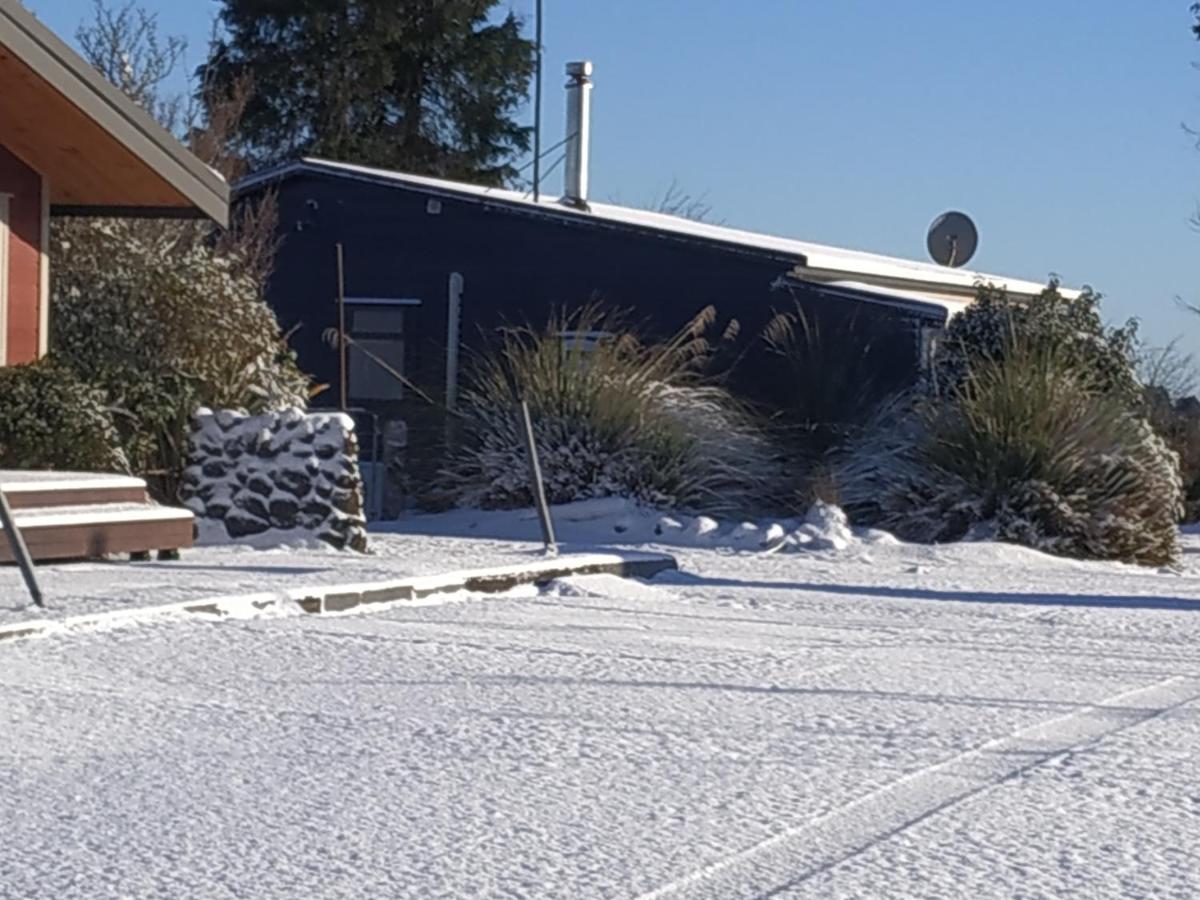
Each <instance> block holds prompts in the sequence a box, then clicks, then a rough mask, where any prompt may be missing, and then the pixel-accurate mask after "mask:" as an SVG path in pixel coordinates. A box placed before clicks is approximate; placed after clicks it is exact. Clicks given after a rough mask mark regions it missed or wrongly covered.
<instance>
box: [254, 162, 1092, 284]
mask: <svg viewBox="0 0 1200 900" xmlns="http://www.w3.org/2000/svg"><path fill="white" fill-rule="evenodd" d="M300 171H311V172H316V173H324V174H329V175H334V176H343V177H344V176H349V177H357V178H361V179H365V180H369V181H372V182H376V183H378V182H386V183H392V184H398V185H402V186H407V187H413V188H418V189H424V190H431V191H437V192H443V193H446V194H450V195H453V196H458V197H472V198H475V199H478V200H481V201H488V200H491V201H495V202H497V203H502V204H511V205H513V206H519V207H524V208H526V209H530V210H537V211H541V212H544V213H547V214H551V215H558V216H562V217H564V218H572V219H576V220H580V221H592V222H603V223H609V224H616V225H625V226H628V227H634V228H642V229H646V230H650V231H658V232H664V233H667V234H671V235H675V236H677V237H679V238H684V239H687V238H691V239H694V240H701V241H711V242H713V243H719V244H724V245H727V246H733V247H741V248H744V249H749V250H757V251H760V252H765V253H774V254H778V255H780V256H783V257H792V258H793V259H794V261H795V263H796V264H797V268H798V269H803V268H808V269H815V270H820V271H823V272H832V273H840V274H843V275H845V276H850V277H854V276H858V277H865V278H879V279H884V280H890V281H901V282H914V283H917V284H920V285H924V286H928V285H943V286H945V287H947V288H950V289H957V290H959V291H974V289H975V288H976V286H978V285H979V284H994V285H996V286H997V287H1001V288H1004V289H1006V290H1008V291H1011V292H1012V293H1015V294H1021V295H1034V294H1038V293H1041V291H1043V290H1044V289H1045V287H1046V284H1045V283H1043V282H1037V281H1029V280H1026V279H1017V278H1009V277H1007V276H1004V275H993V274H988V273H985V272H978V271H974V270H970V269H950V268H946V267H944V266H939V265H937V264H935V263H932V262H922V261H918V260H910V259H904V258H903V257H896V256H885V255H883V254H877V253H870V252H867V251H862V250H851V249H847V248H842V247H832V246H828V245H825V244H813V243H809V242H807V241H800V240H796V239H794V238H785V237H778V236H774V235H769V234H762V233H760V232H753V231H746V230H743V229H739V228H731V227H729V226H725V225H714V224H710V223H707V222H696V221H694V220H691V219H685V218H682V217H679V216H673V215H669V214H667V213H659V212H651V211H649V210H642V209H636V208H633V207H628V206H618V205H614V204H608V203H597V202H591V203H589V206H590V209H589V210H580V209H577V208H575V207H573V206H569V205H567V204H564V203H562V202H561V201H560V200H558V199H555V198H549V197H543V198H541V199H540V200H536V201H535V200H534V199H533V197H532V196H531V195H529V194H523V193H521V192H519V191H513V190H509V189H507V188H490V187H483V186H481V185H475V184H467V183H465V182H460V181H449V180H445V179H441V178H432V177H429V176H426V175H411V174H408V173H406V172H398V171H394V170H390V169H378V168H373V167H370V166H361V165H355V164H353V163H343V162H336V161H334V160H327V159H320V158H317V157H302V158H301V159H298V160H292V161H290V162H286V163H282V164H280V165H277V166H273V167H271V168H269V169H264V170H262V171H261V172H257V173H254V174H252V175H249V176H247V177H246V178H243V179H242V180H241V181H239V182H238V183H237V184H236V185H235V186H234V190H235V192H241V191H245V190H250V189H252V188H255V187H258V186H259V185H261V184H266V183H269V182H272V181H278V180H282V179H284V178H287V177H288V176H290V175H292V174H294V173H296V172H300ZM797 277H803V275H801V274H798V275H797ZM1060 292H1061V293H1062V294H1063V295H1064V296H1068V297H1074V296H1077V295H1078V294H1079V291H1076V290H1071V289H1068V288H1060Z"/></svg>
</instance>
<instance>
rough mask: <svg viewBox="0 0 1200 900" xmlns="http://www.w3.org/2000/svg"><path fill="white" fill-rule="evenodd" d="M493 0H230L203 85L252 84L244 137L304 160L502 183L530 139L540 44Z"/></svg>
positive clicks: (256, 147)
mask: <svg viewBox="0 0 1200 900" xmlns="http://www.w3.org/2000/svg"><path fill="white" fill-rule="evenodd" d="M497 2H498V0H289V2H287V3H280V2H279V0H224V8H223V10H222V12H221V14H220V18H221V24H222V25H223V26H224V31H225V36H224V37H223V38H222V39H219V40H217V41H216V42H215V43H214V44H213V46H212V48H211V54H210V58H209V61H208V63H207V66H206V67H205V71H204V73H203V74H204V77H203V79H202V80H203V82H204V83H205V84H206V85H208V86H210V89H212V90H214V91H215V93H216V95H217V96H219V95H221V94H222V93H223V92H224V91H225V90H227V86H228V85H230V84H233V83H235V82H236V81H237V80H238V79H245V78H249V79H250V80H251V81H252V83H253V85H254V94H253V97H252V98H251V100H250V102H249V104H248V106H247V108H246V110H245V115H244V117H243V119H242V122H241V128H240V131H239V134H238V138H239V141H240V143H241V144H242V148H241V149H242V152H244V153H245V155H246V156H247V157H248V158H249V159H251V160H253V161H254V162H256V163H259V164H265V163H271V162H278V161H281V160H284V159H288V158H292V157H295V156H299V155H312V156H321V157H326V158H330V159H335V160H339V161H343V162H353V163H360V164H365V165H374V166H380V167H384V168H393V169H401V170H404V171H408V172H415V173H422V174H429V175H437V176H442V177H447V178H456V179H462V180H469V181H474V182H479V183H484V184H500V183H503V182H505V181H506V180H508V179H510V178H512V177H513V176H514V175H515V174H516V173H515V169H514V168H513V166H512V159H513V157H514V155H516V154H518V153H521V152H524V151H525V150H527V149H528V147H529V138H530V130H529V129H528V128H527V127H525V126H523V125H521V124H519V123H518V122H517V121H516V119H515V118H514V117H515V115H516V113H517V112H518V110H519V109H520V107H521V105H522V104H523V103H524V101H525V99H526V97H527V95H528V84H529V78H530V76H531V74H532V72H533V65H534V44H533V42H531V41H529V40H526V39H525V38H523V37H522V36H521V22H520V20H519V19H518V18H517V17H516V16H515V15H514V14H513V13H511V12H510V13H508V15H507V16H505V18H503V19H502V20H497V19H496V17H495V16H493V15H492V10H493V8H494V7H495V6H497Z"/></svg>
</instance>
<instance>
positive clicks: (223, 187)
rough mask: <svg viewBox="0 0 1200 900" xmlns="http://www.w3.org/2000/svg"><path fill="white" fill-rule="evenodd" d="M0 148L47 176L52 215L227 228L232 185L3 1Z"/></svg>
mask: <svg viewBox="0 0 1200 900" xmlns="http://www.w3.org/2000/svg"><path fill="white" fill-rule="evenodd" d="M0 144H3V145H4V146H6V147H7V148H8V149H9V150H10V151H11V152H13V153H15V154H16V155H17V156H18V157H20V158H21V159H22V160H23V161H24V162H25V163H26V164H27V165H29V166H30V167H31V168H33V169H35V170H37V171H38V172H40V173H41V174H42V175H44V176H45V177H46V179H47V180H48V182H49V186H50V203H51V208H52V211H53V212H55V213H59V214H71V213H75V214H87V215H122V216H171V217H180V218H184V217H207V218H210V219H212V220H214V221H215V222H217V223H218V224H220V225H222V226H224V225H228V223H229V186H228V185H227V184H226V182H225V179H223V178H222V177H221V176H220V175H218V174H217V173H216V172H214V171H213V170H212V169H210V168H209V167H208V166H206V165H205V164H204V163H203V162H201V161H200V160H199V159H198V158H196V157H195V156H194V155H193V154H192V153H191V152H189V151H188V150H187V149H186V148H185V147H184V146H183V145H182V144H180V143H179V141H178V140H176V139H175V138H174V137H173V136H171V135H170V134H169V133H168V132H167V131H166V130H165V129H164V128H162V127H161V126H160V125H159V124H158V123H157V122H155V121H154V120H153V119H152V118H151V117H150V116H149V115H148V114H147V113H146V112H145V111H144V110H142V109H141V107H139V106H138V105H137V104H135V103H133V102H132V101H131V100H129V98H128V97H126V96H125V95H124V94H123V93H121V91H120V90H118V89H117V88H116V87H114V86H113V85H112V84H110V83H109V82H108V81H107V80H106V79H105V78H104V77H103V76H102V75H100V73H99V72H97V71H96V70H95V69H93V68H92V67H91V66H90V65H88V63H87V62H85V61H84V60H83V59H82V58H81V57H80V56H79V55H78V54H77V53H75V52H74V51H73V50H71V48H70V47H68V46H67V45H66V44H65V43H63V42H62V41H61V40H60V39H59V38H58V37H56V36H55V35H54V33H53V32H51V31H50V30H49V29H48V28H46V26H44V25H42V24H41V23H40V22H39V21H38V20H37V19H35V18H34V17H33V15H32V14H31V13H29V12H28V11H27V10H26V9H25V8H24V7H22V6H21V4H20V2H18V0H0Z"/></svg>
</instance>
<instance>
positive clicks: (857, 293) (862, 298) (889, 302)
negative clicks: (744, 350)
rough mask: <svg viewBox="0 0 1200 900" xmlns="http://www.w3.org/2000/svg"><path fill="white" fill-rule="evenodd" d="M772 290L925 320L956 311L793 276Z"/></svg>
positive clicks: (938, 304) (931, 302)
mask: <svg viewBox="0 0 1200 900" xmlns="http://www.w3.org/2000/svg"><path fill="white" fill-rule="evenodd" d="M771 287H772V288H775V289H779V288H784V289H793V288H795V289H799V290H808V291H816V292H817V293H820V294H827V295H830V296H834V297H837V298H838V299H840V300H850V301H854V302H858V303H871V304H875V305H877V306H887V307H891V308H893V309H901V310H904V311H905V312H909V313H913V314H914V315H918V316H921V317H923V318H927V319H939V320H941V321H943V322H944V321H945V320H946V318H947V317H948V316H950V315H952V314H953V313H954V312H955V311H956V310H953V309H950V308H948V307H947V305H946V304H945V303H942V302H938V301H937V300H933V299H931V300H929V301H928V302H924V301H921V300H914V299H913V298H911V297H893V296H888V295H887V294H886V293H884V292H883V291H882V290H881V291H880V292H879V293H875V292H873V291H862V290H856V289H854V288H850V287H843V286H840V285H832V284H823V283H821V282H819V281H805V280H803V279H800V278H797V277H795V276H794V275H790V274H789V275H784V276H783V277H781V278H778V279H776V280H775V282H774V283H772V285H771Z"/></svg>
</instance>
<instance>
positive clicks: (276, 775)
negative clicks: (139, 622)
mask: <svg viewBox="0 0 1200 900" xmlns="http://www.w3.org/2000/svg"><path fill="white" fill-rule="evenodd" d="M1189 549H1196V548H1195V547H1190V548H1189ZM1194 558H1196V557H1195V556H1191V557H1189V559H1194ZM681 562H682V563H683V565H684V567H685V569H686V570H688V571H687V573H685V574H675V575H671V576H667V577H663V578H660V579H658V580H656V581H655V582H654V583H653V584H650V585H641V584H636V583H628V582H621V581H618V580H616V579H613V578H609V577H606V576H596V577H590V578H582V579H574V580H570V581H567V582H562V583H558V584H556V585H554V586H553V587H552V588H550V589H548V590H546V591H544V592H542V593H540V594H539V593H533V592H530V593H527V594H522V595H515V596H506V597H502V598H491V599H480V598H469V597H466V598H461V599H459V600H457V601H455V602H450V603H443V604H441V605H430V606H421V607H414V606H409V607H396V608H392V609H390V610H387V611H385V612H381V613H377V614H369V615H357V616H346V617H333V618H327V617H301V616H297V617H292V618H277V619H261V620H251V621H240V622H224V623H210V622H195V621H186V622H179V623H170V624H162V625H153V626H144V627H140V628H135V629H130V630H124V631H116V632H111V633H101V634H76V635H72V636H63V637H51V638H46V639H42V640H34V641H27V642H23V643H14V644H12V645H10V646H6V647H2V648H0V692H2V693H0V696H2V697H3V707H2V710H3V712H2V714H0V847H2V848H3V849H2V850H0V858H2V865H0V894H2V895H3V896H11V897H55V898H63V897H72V896H78V897H98V896H121V895H129V896H139V897H140V896H186V897H323V896H346V897H351V896H353V897H367V896H374V897H422V898H424V897H481V896H488V897H572V898H582V897H637V896H641V895H647V894H649V895H652V896H664V897H667V896H685V897H686V896H706V897H720V898H727V897H759V896H821V897H823V896H845V897H864V896H866V897H872V896H879V897H882V896H888V897H898V896H899V897H902V896H921V897H931V896H944V897H986V896H1001V897H1008V896H1018V895H1019V896H1078V897H1095V896H1118V895H1126V896H1136V897H1148V896H1158V897H1165V896H1177V897H1191V896H1195V895H1196V893H1197V891H1200V750H1198V743H1200V741H1198V738H1200V701H1198V700H1197V698H1198V697H1200V602H1198V601H1200V576H1198V575H1197V573H1195V572H1193V571H1191V570H1190V569H1185V571H1184V572H1183V573H1182V574H1178V573H1162V572H1141V571H1135V570H1132V569H1128V568H1126V567H1120V566H1105V565H1083V564H1079V563H1070V562H1061V561H1051V560H1048V559H1046V558H1045V557H1041V556H1039V555H1037V554H1034V553H1031V552H1028V551H1023V550H1018V549H1015V548H1004V547H995V546H992V545H973V546H972V545H964V546H960V547H956V548H943V549H930V548H913V547H904V546H877V547H871V548H856V549H854V550H852V551H849V552H847V553H845V554H842V555H840V556H839V555H837V554H830V555H827V556H820V555H811V556H804V555H798V556H796V555H793V556H783V555H778V556H769V557H762V556H757V555H753V554H730V553H723V552H718V551H715V550H708V551H703V550H696V551H685V552H684V553H683V554H682V558H681ZM1098 595H1103V596H1098Z"/></svg>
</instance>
